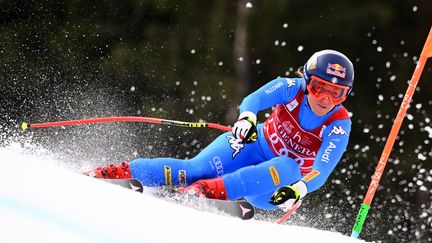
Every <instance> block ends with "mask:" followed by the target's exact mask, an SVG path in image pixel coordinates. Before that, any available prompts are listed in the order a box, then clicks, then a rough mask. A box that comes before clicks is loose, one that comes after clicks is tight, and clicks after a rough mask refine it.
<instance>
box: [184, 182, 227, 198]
mask: <svg viewBox="0 0 432 243" xmlns="http://www.w3.org/2000/svg"><path fill="white" fill-rule="evenodd" d="M177 192H179V193H181V194H185V193H192V194H194V195H195V196H200V195H204V196H205V197H207V198H212V199H220V200H228V195H227V193H226V189H225V185H224V183H223V180H222V177H218V178H215V179H207V180H199V181H197V182H195V183H193V184H192V185H190V186H188V187H180V188H178V189H177Z"/></svg>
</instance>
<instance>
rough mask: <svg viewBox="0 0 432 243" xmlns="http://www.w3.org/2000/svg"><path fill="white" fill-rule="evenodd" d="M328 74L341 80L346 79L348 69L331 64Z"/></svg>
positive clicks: (328, 66)
mask: <svg viewBox="0 0 432 243" xmlns="http://www.w3.org/2000/svg"><path fill="white" fill-rule="evenodd" d="M326 73H328V74H330V75H334V76H337V77H340V78H345V73H346V68H345V67H343V66H342V65H340V64H337V63H336V64H331V63H329V64H328V65H327V70H326Z"/></svg>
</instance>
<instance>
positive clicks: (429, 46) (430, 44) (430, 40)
mask: <svg viewBox="0 0 432 243" xmlns="http://www.w3.org/2000/svg"><path fill="white" fill-rule="evenodd" d="M431 56H432V28H431V29H430V31H429V35H428V37H427V39H426V42H425V44H424V47H423V50H422V52H421V54H420V59H419V61H418V62H417V66H416V68H415V70H414V73H413V75H412V77H411V81H410V82H409V85H408V89H407V91H406V93H405V96H404V98H403V100H402V104H401V106H400V108H399V112H398V113H397V116H396V119H395V120H394V122H393V126H392V129H391V131H390V135H389V136H388V139H387V142H386V144H385V146H384V150H383V152H382V154H381V157H380V159H379V162H378V165H377V167H376V169H375V173H374V174H373V176H372V180H371V183H370V185H369V189H368V190H367V193H366V196H365V199H364V201H363V203H362V204H361V207H360V211H359V213H358V215H357V219H356V221H355V223H354V226H353V229H352V233H351V237H354V238H358V237H359V235H360V232H361V230H362V228H363V224H364V222H365V220H366V216H367V214H368V211H369V208H370V205H371V203H372V199H373V197H374V195H375V192H376V190H377V188H378V184H379V181H380V179H381V176H382V175H383V172H384V168H385V166H386V164H387V160H388V158H389V155H390V152H391V150H392V148H393V144H394V142H395V140H396V136H397V134H398V133H399V130H400V127H401V125H402V121H403V119H404V117H405V114H406V111H407V109H408V106H409V103H410V102H411V98H412V96H413V94H414V91H415V89H416V86H417V83H418V80H419V78H420V76H421V73H422V71H423V68H424V66H425V63H426V61H427V59H428V58H429V57H431Z"/></svg>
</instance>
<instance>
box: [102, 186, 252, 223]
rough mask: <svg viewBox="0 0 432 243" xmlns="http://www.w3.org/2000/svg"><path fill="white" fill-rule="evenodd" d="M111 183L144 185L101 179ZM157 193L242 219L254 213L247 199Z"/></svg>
mask: <svg viewBox="0 0 432 243" xmlns="http://www.w3.org/2000/svg"><path fill="white" fill-rule="evenodd" d="M102 180H103V181H106V182H108V183H111V184H115V185H119V186H122V187H124V188H128V189H131V190H133V191H137V192H141V193H142V192H143V191H144V187H143V185H142V184H141V182H140V181H139V180H137V179H102ZM156 190H158V191H159V193H153V194H154V195H155V196H157V197H160V198H167V199H168V198H169V201H172V202H175V203H179V204H182V205H186V206H189V207H192V208H195V209H198V210H201V211H209V212H214V210H215V209H216V210H218V211H221V212H222V213H224V214H227V215H230V216H233V217H237V218H240V219H243V220H247V219H251V218H253V217H254V215H255V208H254V206H252V204H250V203H249V202H247V201H244V200H238V201H228V200H218V199H210V198H204V197H196V196H192V195H188V194H186V195H180V194H178V193H177V192H175V191H174V190H167V189H163V188H161V190H159V188H158V189H156Z"/></svg>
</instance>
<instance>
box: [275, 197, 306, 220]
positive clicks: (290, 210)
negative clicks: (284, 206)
mask: <svg viewBox="0 0 432 243" xmlns="http://www.w3.org/2000/svg"><path fill="white" fill-rule="evenodd" d="M301 204H302V201H301V200H300V201H298V202H297V203H296V204H294V205H293V206H292V207H291V208H290V209H289V210H288V212H286V213H285V214H284V215H283V216H282V217H281V218H280V219H279V220H278V221H277V222H276V223H277V224H282V223H283V222H285V220H287V219H288V218H289V217H291V215H292V214H293V213H294V212H295V211H296V210H297V208H298V207H300V205H301Z"/></svg>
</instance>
